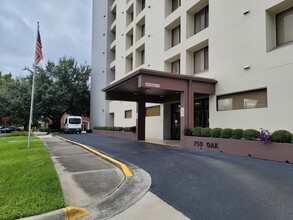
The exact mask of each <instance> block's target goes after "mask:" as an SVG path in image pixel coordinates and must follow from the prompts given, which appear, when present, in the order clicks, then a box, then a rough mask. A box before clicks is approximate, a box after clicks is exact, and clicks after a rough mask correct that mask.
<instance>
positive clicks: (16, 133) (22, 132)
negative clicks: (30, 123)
mask: <svg viewBox="0 0 293 220" xmlns="http://www.w3.org/2000/svg"><path fill="white" fill-rule="evenodd" d="M31 135H33V134H32V133H31ZM5 136H6V137H7V136H28V131H13V132H11V133H7V134H5Z"/></svg>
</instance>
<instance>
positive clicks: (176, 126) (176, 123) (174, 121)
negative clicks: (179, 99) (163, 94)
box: [171, 104, 180, 140]
mask: <svg viewBox="0 0 293 220" xmlns="http://www.w3.org/2000/svg"><path fill="white" fill-rule="evenodd" d="M171 139H172V140H180V104H172V105H171Z"/></svg>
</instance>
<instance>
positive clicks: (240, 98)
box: [217, 89, 268, 111]
mask: <svg viewBox="0 0 293 220" xmlns="http://www.w3.org/2000/svg"><path fill="white" fill-rule="evenodd" d="M217 104H218V106H217V108H218V111H225V110H235V109H251V108H265V107H267V106H268V103H267V89H260V90H254V91H249V92H241V93H235V94H230V95H223V96H219V97H218V98H217Z"/></svg>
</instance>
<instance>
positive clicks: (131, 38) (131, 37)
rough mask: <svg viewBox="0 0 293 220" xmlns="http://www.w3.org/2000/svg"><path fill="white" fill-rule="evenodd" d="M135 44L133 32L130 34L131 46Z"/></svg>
mask: <svg viewBox="0 0 293 220" xmlns="http://www.w3.org/2000/svg"><path fill="white" fill-rule="evenodd" d="M132 45H133V34H132V35H131V36H130V46H132Z"/></svg>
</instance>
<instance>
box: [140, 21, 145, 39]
mask: <svg viewBox="0 0 293 220" xmlns="http://www.w3.org/2000/svg"><path fill="white" fill-rule="evenodd" d="M144 35H145V24H143V25H141V37H143V36H144Z"/></svg>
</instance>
